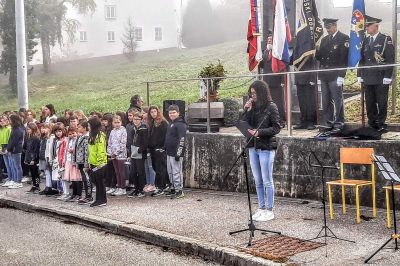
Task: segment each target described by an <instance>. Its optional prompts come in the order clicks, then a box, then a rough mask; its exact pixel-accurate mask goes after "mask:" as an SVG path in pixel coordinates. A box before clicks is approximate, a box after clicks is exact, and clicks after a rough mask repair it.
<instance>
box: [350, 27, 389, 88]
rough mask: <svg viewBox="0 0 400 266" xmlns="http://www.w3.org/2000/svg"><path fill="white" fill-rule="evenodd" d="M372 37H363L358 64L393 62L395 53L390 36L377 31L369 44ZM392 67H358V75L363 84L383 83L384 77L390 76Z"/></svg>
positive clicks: (371, 64)
mask: <svg viewBox="0 0 400 266" xmlns="http://www.w3.org/2000/svg"><path fill="white" fill-rule="evenodd" d="M371 38H372V37H370V36H369V37H368V38H365V39H364V42H363V44H362V48H361V49H362V50H361V51H362V52H361V60H360V64H359V65H360V66H374V65H386V64H394V62H395V54H394V46H393V41H392V38H390V37H389V36H387V35H385V34H382V33H379V34H378V36H376V39H375V41H373V42H372V43H371V45H370V40H371ZM392 74H393V67H387V68H386V67H385V68H376V69H374V68H371V69H359V70H358V76H359V77H362V79H363V80H364V84H365V85H380V84H383V79H384V78H389V79H391V78H392Z"/></svg>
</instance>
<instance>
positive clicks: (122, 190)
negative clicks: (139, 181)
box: [121, 188, 126, 196]
mask: <svg viewBox="0 0 400 266" xmlns="http://www.w3.org/2000/svg"><path fill="white" fill-rule="evenodd" d="M121 195H122V196H124V195H126V189H125V188H121Z"/></svg>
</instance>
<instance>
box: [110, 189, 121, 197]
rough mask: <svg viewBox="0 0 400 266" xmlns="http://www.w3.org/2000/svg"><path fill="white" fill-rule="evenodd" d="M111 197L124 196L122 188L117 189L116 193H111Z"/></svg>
mask: <svg viewBox="0 0 400 266" xmlns="http://www.w3.org/2000/svg"><path fill="white" fill-rule="evenodd" d="M111 196H122V188H117V189H116V190H115V192H114V193H111Z"/></svg>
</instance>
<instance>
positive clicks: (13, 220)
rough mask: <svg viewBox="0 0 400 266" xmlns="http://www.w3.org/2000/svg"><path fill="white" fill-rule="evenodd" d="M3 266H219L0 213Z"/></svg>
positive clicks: (101, 234) (9, 212)
mask: <svg viewBox="0 0 400 266" xmlns="http://www.w3.org/2000/svg"><path fill="white" fill-rule="evenodd" d="M0 254H1V255H0V265H3V266H5V265H85V266H88V265H146V266H150V265H157V266H158V265H191V266H203V265H216V264H213V263H207V262H204V261H202V260H200V259H197V258H192V257H185V256H182V255H178V254H175V253H172V252H164V251H163V250H162V249H161V248H157V247H153V246H150V245H146V244H143V243H140V242H136V241H133V240H130V239H128V238H124V237H119V236H115V235H112V234H108V233H105V232H101V231H98V230H94V229H88V228H85V227H83V226H80V225H76V224H66V223H63V222H62V221H60V220H56V219H52V218H48V217H42V216H39V215H37V214H31V213H25V212H22V211H17V210H11V209H0Z"/></svg>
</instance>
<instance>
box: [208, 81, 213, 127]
mask: <svg viewBox="0 0 400 266" xmlns="http://www.w3.org/2000/svg"><path fill="white" fill-rule="evenodd" d="M209 83H211V90H212V89H213V80H212V79H208V80H207V133H211V125H210V122H211V118H210V117H211V113H210V109H211V108H210V106H211V103H210V90H209V87H210V84H209Z"/></svg>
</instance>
